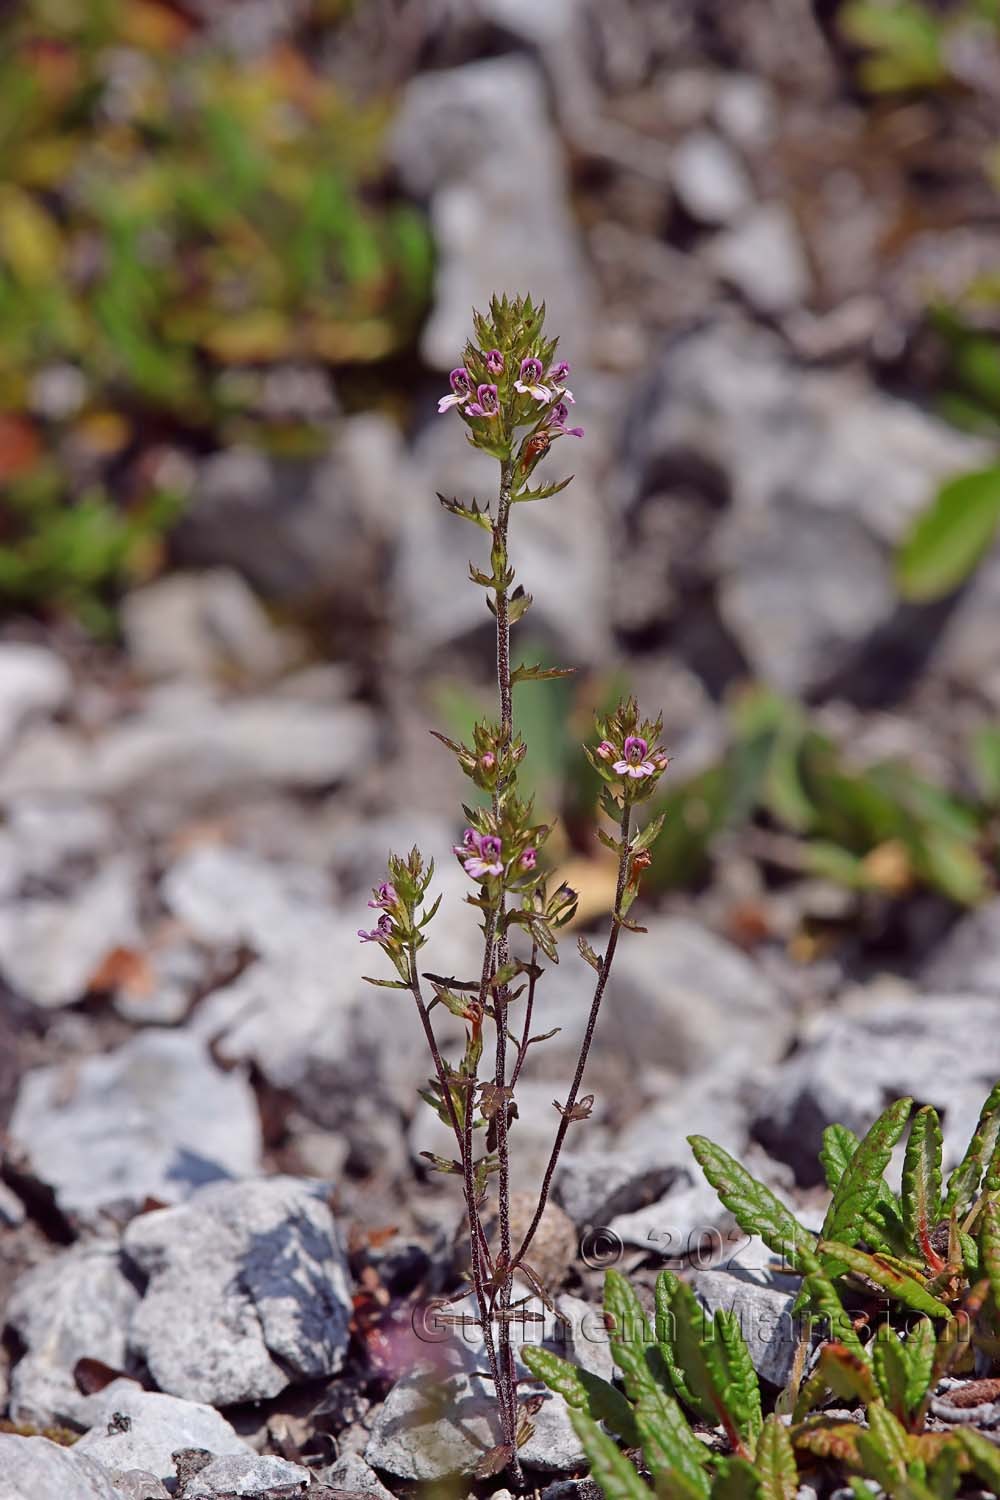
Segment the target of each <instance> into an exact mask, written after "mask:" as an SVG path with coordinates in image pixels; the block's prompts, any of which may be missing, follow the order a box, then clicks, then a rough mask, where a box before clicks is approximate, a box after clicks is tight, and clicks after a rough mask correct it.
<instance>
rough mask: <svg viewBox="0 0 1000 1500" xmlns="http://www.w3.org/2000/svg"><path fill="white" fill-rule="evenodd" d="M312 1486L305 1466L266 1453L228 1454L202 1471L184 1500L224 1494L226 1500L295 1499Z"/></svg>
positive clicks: (202, 1499) (192, 1481) (186, 1491)
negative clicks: (237, 1498) (250, 1498)
mask: <svg viewBox="0 0 1000 1500" xmlns="http://www.w3.org/2000/svg"><path fill="white" fill-rule="evenodd" d="M309 1484H310V1477H309V1470H308V1469H304V1468H303V1467H302V1465H301V1464H293V1463H289V1462H288V1460H287V1459H284V1458H274V1457H271V1456H269V1455H266V1454H256V1453H254V1454H250V1453H248V1454H241V1455H239V1456H237V1455H236V1454H227V1455H226V1456H225V1457H224V1458H213V1459H212V1461H211V1463H208V1464H206V1465H205V1467H204V1468H203V1469H201V1470H199V1472H198V1473H197V1474H196V1475H195V1476H194V1478H193V1479H192V1480H191V1481H189V1483H188V1485H187V1486H186V1488H185V1490H184V1500H213V1497H214V1496H216V1495H224V1496H225V1497H226V1500H232V1497H233V1496H234V1495H238V1496H240V1500H243V1496H253V1495H264V1494H266V1495H268V1496H271V1495H272V1494H274V1493H275V1492H280V1494H281V1495H285V1494H287V1495H288V1496H289V1497H291V1496H293V1495H298V1494H301V1493H302V1492H303V1491H304V1490H306V1489H308V1488H309Z"/></svg>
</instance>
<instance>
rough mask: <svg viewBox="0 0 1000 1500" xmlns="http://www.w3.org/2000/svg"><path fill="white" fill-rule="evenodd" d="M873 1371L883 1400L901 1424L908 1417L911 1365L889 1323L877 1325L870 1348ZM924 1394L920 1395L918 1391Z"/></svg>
mask: <svg viewBox="0 0 1000 1500" xmlns="http://www.w3.org/2000/svg"><path fill="white" fill-rule="evenodd" d="M872 1369H873V1371H874V1373H875V1379H876V1381H877V1382H878V1388H879V1391H880V1392H881V1395H882V1400H883V1401H884V1402H885V1404H886V1406H887V1407H888V1408H889V1410H890V1411H891V1412H892V1414H893V1416H894V1417H898V1418H899V1420H900V1421H901V1422H905V1421H906V1418H907V1416H908V1415H909V1409H910V1408H909V1402H908V1400H907V1389H908V1387H909V1382H910V1365H909V1361H908V1360H907V1358H906V1352H905V1350H904V1348H903V1344H902V1341H901V1340H900V1338H899V1335H898V1334H897V1333H896V1331H895V1329H894V1328H892V1327H891V1326H890V1325H889V1324H888V1323H880V1324H879V1326H878V1329H877V1331H876V1334H875V1342H874V1344H873V1346H872ZM921 1395H923V1392H921Z"/></svg>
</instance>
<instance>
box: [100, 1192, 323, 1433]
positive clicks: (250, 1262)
mask: <svg viewBox="0 0 1000 1500" xmlns="http://www.w3.org/2000/svg"><path fill="white" fill-rule="evenodd" d="M323 1193H324V1190H323V1187H322V1186H321V1185H318V1184H315V1183H313V1184H307V1183H303V1182H299V1181H296V1180H295V1179H294V1178H288V1177H275V1178H268V1179H261V1180H257V1181H253V1182H241V1183H226V1184H222V1185H219V1186H213V1187H209V1188H205V1189H203V1190H202V1191H201V1192H200V1193H198V1194H196V1195H195V1197H194V1198H192V1200H191V1201H190V1202H189V1203H188V1204H185V1205H184V1206H183V1207H180V1208H171V1209H163V1210H160V1211H159V1212H156V1213H150V1214H144V1215H143V1216H142V1217H141V1218H138V1219H134V1220H133V1221H132V1223H131V1224H130V1225H129V1227H128V1229H127V1231H126V1234H125V1239H124V1242H123V1243H124V1248H125V1252H126V1255H127V1256H128V1257H129V1258H130V1259H131V1260H132V1261H134V1263H135V1264H136V1266H137V1267H138V1268H139V1270H140V1271H142V1272H144V1273H145V1274H146V1275H148V1276H149V1278H150V1280H149V1286H148V1288H147V1291H146V1295H145V1298H144V1299H143V1302H142V1304H141V1305H140V1307H139V1309H138V1311H137V1312H136V1315H135V1317H134V1319H133V1322H132V1343H133V1346H134V1348H135V1349H136V1350H137V1352H138V1353H139V1354H141V1355H142V1356H143V1357H144V1358H145V1360H146V1362H147V1364H148V1365H149V1369H150V1372H151V1373H152V1375H153V1378H154V1380H155V1381H156V1383H157V1385H158V1386H159V1387H160V1388H161V1389H162V1390H165V1391H169V1392H170V1393H171V1394H173V1395H177V1396H183V1397H185V1398H188V1399H190V1400H196V1401H209V1402H212V1403H213V1404H215V1405H218V1406H227V1405H231V1404H233V1403H234V1402H238V1401H257V1400H263V1399H266V1398H267V1397H269V1396H276V1395H277V1394H278V1393H279V1392H280V1391H283V1390H284V1389H285V1387H286V1386H287V1385H288V1384H289V1383H290V1382H292V1381H296V1380H310V1379H318V1378H320V1377H323V1376H328V1375H333V1374H335V1373H336V1372H337V1371H338V1370H339V1369H340V1367H341V1365H342V1364H343V1361H344V1356H345V1353H346V1350H347V1342H348V1323H349V1320H350V1316H351V1295H350V1285H349V1279H348V1271H347V1263H346V1260H345V1257H344V1252H343V1250H342V1248H341V1246H340V1242H339V1238H338V1235H337V1228H336V1224H335V1223H334V1219H333V1215H332V1214H331V1212H330V1210H329V1208H328V1207H327V1204H326V1202H325V1201H324V1196H323Z"/></svg>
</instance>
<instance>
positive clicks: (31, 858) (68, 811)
mask: <svg viewBox="0 0 1000 1500" xmlns="http://www.w3.org/2000/svg"><path fill="white" fill-rule="evenodd" d="M4 811H5V832H6V833H7V834H8V835H9V837H10V839H11V841H12V858H13V859H14V860H15V861H16V865H17V871H18V878H19V879H23V878H24V877H25V876H31V877H32V878H33V879H35V880H43V881H46V882H51V883H57V882H62V881H63V880H64V879H65V876H66V869H67V867H68V866H71V865H72V864H73V863H74V862H78V861H82V860H86V859H89V858H90V857H91V856H93V855H95V854H103V853H104V852H105V851H106V850H107V849H108V848H109V847H110V845H111V842H112V839H113V835H114V824H113V822H112V819H111V815H110V814H109V813H108V811H107V809H106V808H103V807H100V806H99V805H98V804H97V803H95V802H87V801H84V800H83V799H82V798H79V797H55V796H45V797H38V798H35V797H14V798H11V799H9V800H8V802H7V805H6V807H5V810H4Z"/></svg>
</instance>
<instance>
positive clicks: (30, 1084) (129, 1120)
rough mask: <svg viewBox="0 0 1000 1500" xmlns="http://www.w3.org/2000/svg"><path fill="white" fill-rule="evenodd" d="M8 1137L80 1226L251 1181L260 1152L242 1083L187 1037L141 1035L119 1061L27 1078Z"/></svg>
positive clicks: (108, 1057)
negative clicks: (120, 1210) (234, 1179)
mask: <svg viewBox="0 0 1000 1500" xmlns="http://www.w3.org/2000/svg"><path fill="white" fill-rule="evenodd" d="M10 1136H11V1140H12V1143H13V1145H14V1146H15V1147H16V1148H18V1149H19V1150H20V1151H21V1152H22V1153H23V1154H24V1156H25V1157H26V1158H27V1161H28V1164H29V1167H30V1170H31V1171H32V1172H33V1174H34V1175H35V1176H36V1177H37V1178H39V1179H40V1180H41V1181H42V1182H44V1183H45V1184H46V1185H47V1186H49V1187H50V1188H51V1189H52V1190H53V1192H54V1194H55V1198H56V1203H57V1204H58V1206H59V1208H60V1209H62V1210H63V1212H65V1213H68V1214H71V1215H74V1216H76V1217H78V1218H80V1219H83V1220H88V1219H93V1218H95V1217H96V1216H97V1215H98V1213H99V1211H100V1210H101V1209H102V1208H105V1207H109V1206H113V1205H114V1206H117V1207H124V1208H125V1210H126V1212H127V1211H128V1210H129V1208H131V1211H133V1212H134V1211H135V1209H137V1208H138V1207H140V1206H141V1205H142V1203H143V1202H144V1201H145V1199H146V1198H147V1197H152V1198H158V1199H160V1200H161V1201H162V1202H165V1203H176V1202H179V1201H180V1200H181V1199H183V1198H185V1197H187V1195H188V1194H189V1193H190V1192H191V1191H192V1190H193V1189H194V1188H196V1187H200V1186H202V1185H203V1184H204V1183H206V1182H212V1181H216V1180H218V1179H220V1178H226V1177H229V1176H246V1175H249V1174H250V1173H253V1172H255V1171H256V1170H257V1169H258V1164H259V1161H260V1149H261V1145H260V1121H259V1116H258V1113H257V1106H256V1101H255V1099H254V1095H253V1092H252V1090H251V1088H250V1085H249V1084H248V1082H247V1080H246V1078H245V1077H244V1075H243V1074H242V1073H241V1072H239V1071H233V1072H229V1073H223V1072H221V1071H220V1069H218V1068H216V1067H215V1065H214V1064H213V1063H212V1062H211V1061H210V1059H209V1057H208V1055H207V1053H206V1051H205V1048H204V1046H203V1045H202V1043H201V1042H200V1041H199V1040H198V1039H197V1038H196V1037H194V1036H190V1035H187V1034H186V1033H183V1032H163V1031H145V1032H140V1033H139V1034H138V1035H136V1036H135V1037H133V1038H131V1040H129V1041H128V1042H126V1043H125V1044H124V1045H123V1046H121V1047H119V1048H118V1050H117V1051H115V1052H110V1053H107V1054H104V1055H102V1056H97V1057H88V1058H85V1059H84V1060H83V1061H81V1062H78V1063H75V1064H73V1065H72V1066H71V1065H69V1064H55V1065H52V1066H49V1067H43V1068H36V1069H33V1070H32V1071H31V1072H29V1073H27V1074H25V1076H24V1078H23V1080H22V1082H21V1087H20V1091H19V1093H18V1097H17V1103H16V1104H15V1107H14V1113H13V1117H12V1119H11V1124H10Z"/></svg>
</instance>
